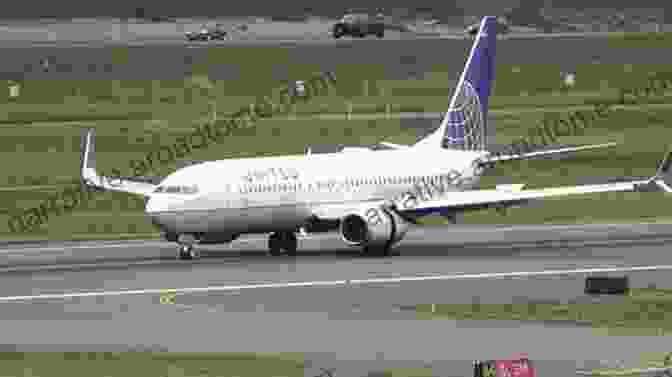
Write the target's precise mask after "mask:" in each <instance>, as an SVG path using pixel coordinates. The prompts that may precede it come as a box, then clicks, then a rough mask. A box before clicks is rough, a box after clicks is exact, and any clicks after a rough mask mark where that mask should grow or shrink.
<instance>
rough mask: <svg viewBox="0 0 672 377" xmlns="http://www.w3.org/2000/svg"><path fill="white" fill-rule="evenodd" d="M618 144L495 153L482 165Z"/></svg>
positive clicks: (484, 160)
mask: <svg viewBox="0 0 672 377" xmlns="http://www.w3.org/2000/svg"><path fill="white" fill-rule="evenodd" d="M617 144H618V143H605V144H593V145H583V146H579V147H567V148H560V149H551V150H547V151H535V152H528V153H520V154H509V155H506V154H500V153H494V154H491V155H489V156H487V157H485V158H484V159H483V161H482V163H483V164H490V163H495V162H504V161H516V160H527V159H531V158H535V157H545V156H552V155H562V154H566V153H572V152H580V151H587V150H592V149H600V148H609V147H613V146H616V145H617Z"/></svg>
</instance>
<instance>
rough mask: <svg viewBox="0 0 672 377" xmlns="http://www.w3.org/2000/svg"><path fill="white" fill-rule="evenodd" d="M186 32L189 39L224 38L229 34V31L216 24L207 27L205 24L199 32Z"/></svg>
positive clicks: (209, 39) (210, 39)
mask: <svg viewBox="0 0 672 377" xmlns="http://www.w3.org/2000/svg"><path fill="white" fill-rule="evenodd" d="M184 34H185V36H186V37H187V40H190V41H212V40H224V39H227V38H228V36H229V32H228V31H226V30H223V29H222V28H221V26H220V25H216V26H215V27H207V26H205V25H204V26H202V27H201V30H199V31H198V32H192V31H188V32H186V33H184Z"/></svg>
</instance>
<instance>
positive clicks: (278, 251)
mask: <svg viewBox="0 0 672 377" xmlns="http://www.w3.org/2000/svg"><path fill="white" fill-rule="evenodd" d="M298 244H299V242H298V241H297V239H296V234H294V232H277V233H272V234H271V235H270V236H269V237H268V253H269V254H271V255H273V256H277V255H282V254H283V252H284V253H285V254H287V255H290V256H295V255H296V249H297V248H298Z"/></svg>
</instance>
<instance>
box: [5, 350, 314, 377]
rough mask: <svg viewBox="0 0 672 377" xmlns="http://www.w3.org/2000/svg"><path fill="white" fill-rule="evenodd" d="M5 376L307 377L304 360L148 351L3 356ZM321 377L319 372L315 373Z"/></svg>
mask: <svg viewBox="0 0 672 377" xmlns="http://www.w3.org/2000/svg"><path fill="white" fill-rule="evenodd" d="M0 363H2V371H1V372H0V375H2V376H32V377H47V376H49V377H61V376H63V377H66V376H67V377H78V376H81V377H84V376H86V377H96V376H100V377H103V376H105V377H126V376H146V377H159V376H161V377H164V376H168V377H182V376H185V377H186V376H199V377H207V376H232V377H233V376H238V377H246V376H249V377H258V376H283V377H284V376H286V377H295V376H296V377H302V376H304V375H305V374H304V373H305V367H304V363H303V356H302V355H294V354H282V355H256V354H225V353H210V354H205V353H193V354H190V353H147V352H122V353H104V352H97V353H94V352H82V353H76V352H71V353H65V352H30V353H9V352H3V353H0ZM316 374H317V373H316Z"/></svg>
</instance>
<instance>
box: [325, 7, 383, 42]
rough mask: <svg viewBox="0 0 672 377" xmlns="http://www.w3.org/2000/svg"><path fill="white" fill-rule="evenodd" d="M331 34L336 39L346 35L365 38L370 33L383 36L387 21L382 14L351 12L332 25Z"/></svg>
mask: <svg viewBox="0 0 672 377" xmlns="http://www.w3.org/2000/svg"><path fill="white" fill-rule="evenodd" d="M331 34H332V36H333V37H334V38H336V39H338V38H340V37H343V36H346V35H349V36H353V37H359V38H364V37H365V36H367V35H369V34H374V35H375V36H376V37H378V38H383V37H384V36H385V22H384V20H383V16H382V14H378V15H377V16H370V15H368V14H366V13H350V14H346V15H345V16H343V18H341V19H340V20H339V21H338V22H336V23H335V24H334V25H333V26H332V28H331Z"/></svg>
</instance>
